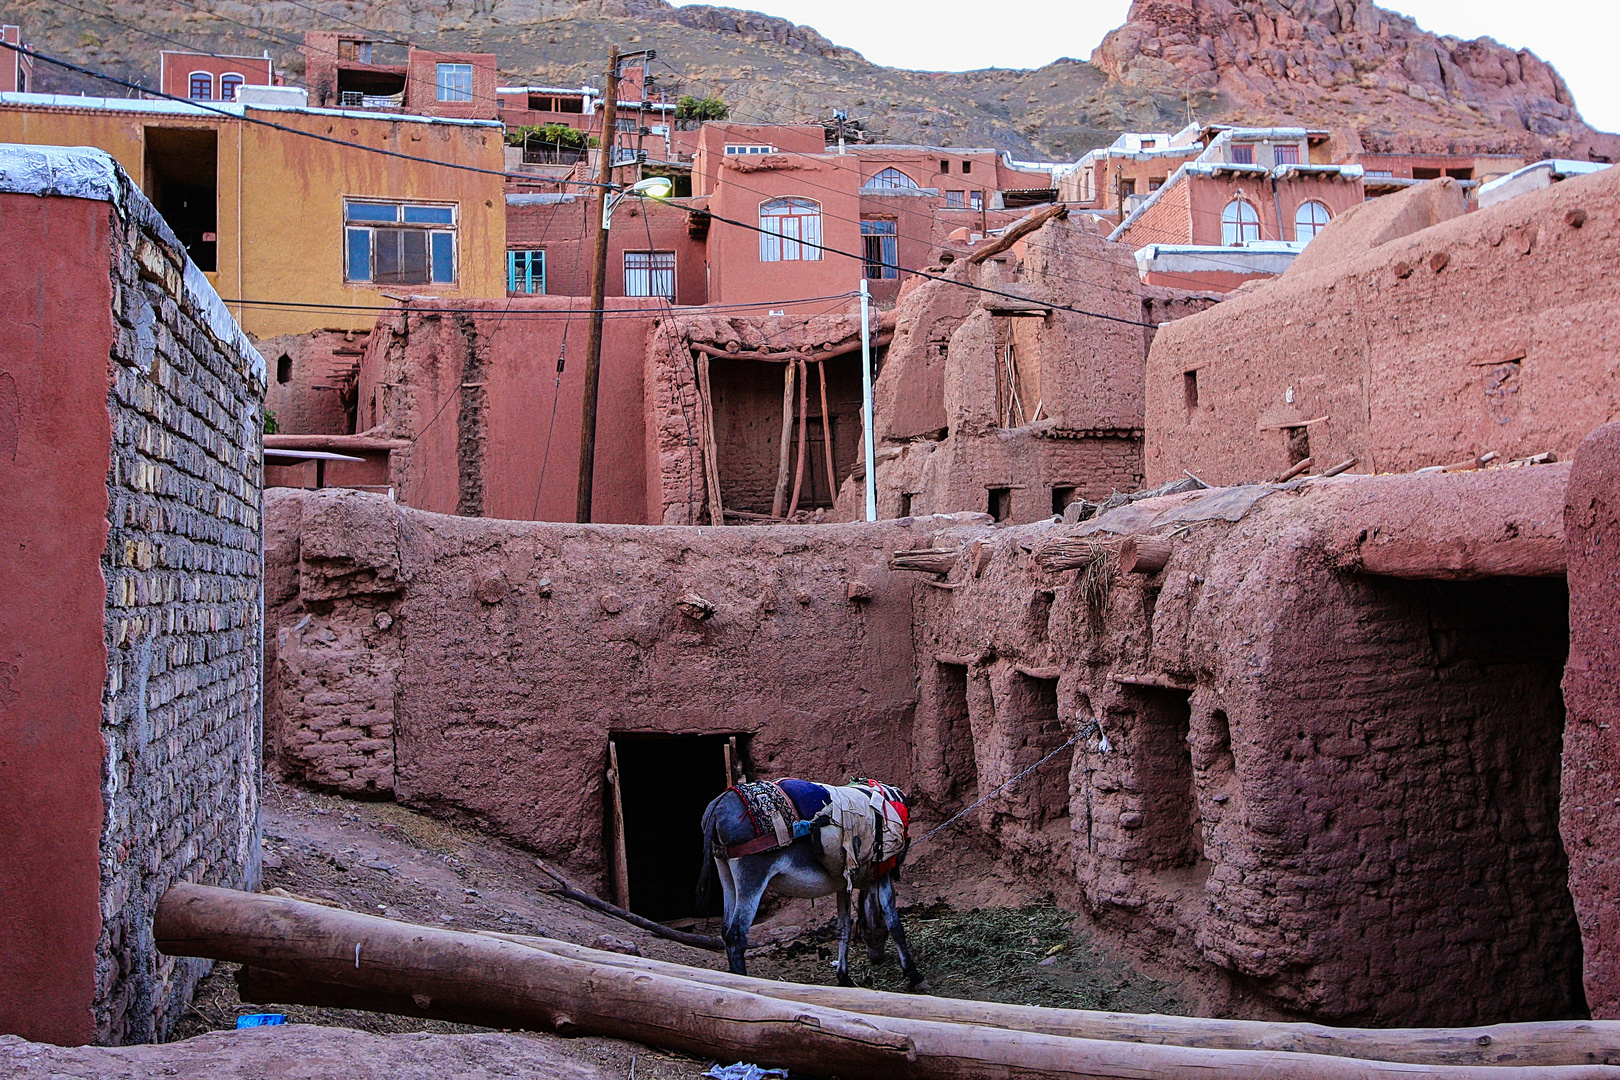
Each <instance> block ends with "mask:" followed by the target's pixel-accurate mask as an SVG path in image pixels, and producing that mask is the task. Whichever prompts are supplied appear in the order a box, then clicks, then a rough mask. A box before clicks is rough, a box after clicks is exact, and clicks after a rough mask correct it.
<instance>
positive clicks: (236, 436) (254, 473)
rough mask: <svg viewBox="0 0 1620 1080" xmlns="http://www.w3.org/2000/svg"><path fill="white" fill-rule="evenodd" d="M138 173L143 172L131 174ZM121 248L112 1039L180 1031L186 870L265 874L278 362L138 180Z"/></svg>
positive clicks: (109, 877)
mask: <svg viewBox="0 0 1620 1080" xmlns="http://www.w3.org/2000/svg"><path fill="white" fill-rule="evenodd" d="M124 181H125V183H126V185H127V184H128V180H127V178H124ZM127 200H128V201H127V203H126V207H125V209H126V211H127V216H126V217H125V218H124V219H123V220H119V221H115V226H114V235H113V249H112V253H111V254H112V267H111V271H112V290H113V309H112V315H113V319H114V322H115V325H114V344H113V350H112V357H111V360H112V364H111V371H110V384H111V385H110V393H109V394H108V397H107V409H108V412H109V413H110V414H111V419H112V460H111V462H110V467H109V470H108V474H107V496H108V509H107V514H108V526H109V531H108V533H107V546H106V550H105V552H104V554H103V556H102V572H103V574H104V575H105V578H106V583H107V597H106V647H107V676H106V685H105V688H104V694H103V720H102V736H103V738H104V740H105V743H106V747H107V758H106V763H105V771H104V774H103V782H104V786H103V798H104V801H105V813H106V817H105V822H104V825H103V831H102V842H101V852H102V858H101V898H102V900H101V916H102V924H103V925H102V934H101V940H100V942H99V944H98V945H97V949H96V1005H95V1024H96V1034H97V1038H98V1040H99V1041H102V1042H112V1043H129V1042H144V1041H149V1040H152V1039H161V1038H163V1037H164V1036H165V1035H166V1033H167V1032H168V1030H169V1028H170V1027H171V1025H172V1024H173V1022H174V1021H175V1019H176V1018H177V1017H178V1015H179V1013H180V1011H181V1010H182V1009H183V1008H184V1006H185V1003H186V1002H187V1001H189V999H190V996H191V991H192V989H193V987H194V986H195V984H196V981H197V979H198V978H199V977H200V976H201V975H202V974H203V973H204V972H205V971H206V970H207V968H208V966H209V965H208V964H207V962H205V961H201V960H186V959H181V960H176V959H173V958H170V957H167V956H163V955H160V954H159V953H158V952H157V951H156V949H155V948H154V946H153V943H152V936H151V935H152V912H153V908H154V906H155V904H156V903H157V901H158V899H159V898H160V897H161V896H162V895H163V892H164V891H165V890H166V889H167V888H168V887H169V886H170V885H171V884H172V883H174V882H175V881H195V882H202V883H205V884H210V885H222V886H227V887H234V888H252V887H253V886H254V885H256V883H257V880H258V872H259V857H258V847H259V837H258V814H259V786H258V785H259V775H258V769H259V757H260V753H259V727H260V707H261V703H260V685H261V683H260V668H259V657H260V649H261V638H262V626H261V616H260V585H261V577H262V573H261V536H260V521H259V515H260V502H261V492H260V451H259V435H260V431H261V430H262V424H263V400H264V391H265V385H264V383H265V373H264V367H263V361H262V360H261V359H260V358H259V356H258V354H257V353H256V352H254V351H253V349H252V347H251V346H249V345H248V344H247V342H246V339H245V338H243V337H242V335H241V333H240V331H239V330H237V329H236V326H235V324H234V323H233V322H231V321H230V318H229V316H228V315H226V314H225V311H224V308H223V306H222V305H221V304H220V303H219V298H218V296H217V295H215V294H214V292H213V290H212V288H211V287H210V286H209V285H208V284H207V282H206V280H205V279H204V278H203V277H202V275H201V274H200V273H198V271H197V270H196V269H195V267H193V266H190V265H189V264H187V263H186V262H185V259H184V255H183V253H182V249H181V248H180V247H179V245H178V243H177V242H176V241H175V239H174V237H173V235H172V234H171V233H170V232H169V231H168V228H167V226H165V225H164V224H163V222H162V221H161V219H159V218H158V217H157V215H156V213H155V211H153V210H152V208H151V206H150V204H148V203H146V201H145V200H144V199H143V198H142V197H141V196H140V194H139V193H138V192H137V191H135V190H133V188H132V187H130V188H129V189H128V191H127Z"/></svg>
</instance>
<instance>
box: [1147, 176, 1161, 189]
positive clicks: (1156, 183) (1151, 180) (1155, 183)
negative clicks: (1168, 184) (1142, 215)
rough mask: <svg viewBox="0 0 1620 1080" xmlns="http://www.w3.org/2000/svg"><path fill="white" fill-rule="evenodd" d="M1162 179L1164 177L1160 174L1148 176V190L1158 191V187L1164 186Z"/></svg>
mask: <svg viewBox="0 0 1620 1080" xmlns="http://www.w3.org/2000/svg"><path fill="white" fill-rule="evenodd" d="M1164 179H1165V178H1164V177H1162V176H1150V177H1148V190H1149V191H1158V190H1159V189H1160V188H1162V187H1164Z"/></svg>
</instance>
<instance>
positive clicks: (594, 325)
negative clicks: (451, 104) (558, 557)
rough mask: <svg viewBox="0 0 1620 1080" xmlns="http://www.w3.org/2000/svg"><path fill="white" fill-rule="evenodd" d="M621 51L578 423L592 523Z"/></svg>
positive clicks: (581, 516) (613, 55)
mask: <svg viewBox="0 0 1620 1080" xmlns="http://www.w3.org/2000/svg"><path fill="white" fill-rule="evenodd" d="M618 113H619V47H618V46H617V45H615V46H613V47H612V48H611V49H609V50H608V73H607V88H606V90H605V91H604V92H603V100H602V147H601V149H602V160H601V163H600V165H599V166H598V167H597V171H596V179H597V183H598V184H599V185H600V186H599V187H598V188H597V189H596V198H597V203H596V207H597V215H596V258H595V262H593V263H592V270H591V332H590V337H589V338H588V339H587V341H586V345H585V392H584V395H583V399H584V400H583V404H582V405H581V409H580V423H579V486H578V488H577V492H578V494H577V495H576V497H575V502H574V520H575V521H577V522H582V523H583V522H589V521H590V520H591V483H592V481H593V480H594V479H595V473H596V397H597V393H598V391H599V390H600V389H601V385H602V307H603V304H604V303H605V302H606V299H607V297H606V295H605V293H606V289H607V257H608V226H607V205H608V196H609V195H610V194H611V193H612V188H611V185H612V183H613V142H614V135H615V134H616V131H617V126H618V122H619V117H618Z"/></svg>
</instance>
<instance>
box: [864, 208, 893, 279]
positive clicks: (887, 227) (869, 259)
mask: <svg viewBox="0 0 1620 1080" xmlns="http://www.w3.org/2000/svg"><path fill="white" fill-rule="evenodd" d="M898 242H899V239H898V237H897V236H896V235H895V223H894V222H892V221H864V220H863V221H862V222H861V246H862V247H863V248H865V249H866V276H867V277H869V278H872V279H874V280H880V279H883V278H897V277H899V276H900V269H899V267H898V265H897V264H898V262H899V261H900V255H899V252H898V250H897V249H896V245H897V244H898Z"/></svg>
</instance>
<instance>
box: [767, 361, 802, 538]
mask: <svg viewBox="0 0 1620 1080" xmlns="http://www.w3.org/2000/svg"><path fill="white" fill-rule="evenodd" d="M798 366H799V365H797V364H786V365H784V366H783V368H782V443H781V453H780V454H779V455H778V456H777V463H776V495H775V496H774V497H773V498H772V499H771V517H773V518H779V517H781V516H782V507H783V506H784V505H785V504H786V503H787V485H788V465H789V463H791V462H792V460H793V373H794V372H795V371H796V370H797V369H798Z"/></svg>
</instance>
